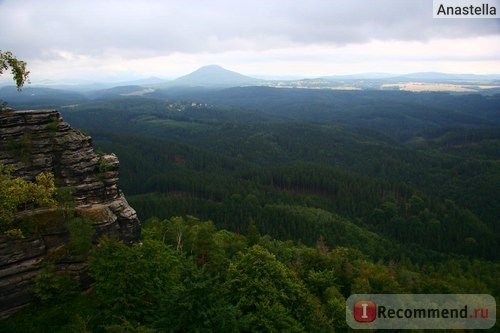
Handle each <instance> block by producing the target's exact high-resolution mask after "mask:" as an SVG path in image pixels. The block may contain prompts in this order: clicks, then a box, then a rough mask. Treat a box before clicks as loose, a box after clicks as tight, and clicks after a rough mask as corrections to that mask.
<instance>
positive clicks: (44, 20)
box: [0, 0, 500, 83]
mask: <svg viewBox="0 0 500 333" xmlns="http://www.w3.org/2000/svg"><path fill="white" fill-rule="evenodd" d="M495 1H497V0H490V1H487V2H490V3H491V2H492V3H494V2H495ZM479 2H480V3H482V2H485V1H479ZM497 10H500V8H499V9H497ZM0 49H1V50H3V51H6V50H10V51H12V52H13V53H14V54H15V55H16V56H18V57H19V58H21V59H23V60H26V61H27V62H28V66H29V69H30V70H31V73H32V74H31V78H32V81H33V83H36V82H39V81H41V80H44V79H52V80H61V79H71V80H72V79H74V80H77V79H85V78H87V79H89V80H94V81H95V80H100V79H116V80H121V79H125V78H141V77H148V76H158V77H161V78H172V77H177V76H180V75H183V74H187V73H189V72H191V71H193V70H195V69H197V68H198V67H200V66H203V65H208V64H219V65H221V66H223V67H225V68H227V69H230V70H234V71H237V72H240V73H243V74H246V75H294V76H308V77H315V76H324V75H336V74H355V73H364V72H389V73H410V72H421V71H440V72H449V73H476V74H499V73H500V19H433V18H432V0H366V1H362V0H312V1H311V0H307V1H305V0H251V1H242V0H220V1H217V0H216V1H214V0H211V1H206V0H199V1H194V0H192V1H190V0H179V1H170V0H162V1H160V0H150V1H148V0H130V1H127V0H116V1H114V0H73V1H72V0H0ZM2 78H3V79H5V75H3V77H2Z"/></svg>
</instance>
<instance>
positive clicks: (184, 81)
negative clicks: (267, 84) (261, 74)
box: [167, 65, 262, 88]
mask: <svg viewBox="0 0 500 333" xmlns="http://www.w3.org/2000/svg"><path fill="white" fill-rule="evenodd" d="M260 82H262V80H259V79H255V78H252V77H249V76H245V75H242V74H240V73H236V72H233V71H230V70H227V69H225V68H222V67H220V66H218V65H209V66H204V67H201V68H199V69H197V70H196V71H194V72H192V73H190V74H188V75H185V76H181V77H179V78H177V79H175V80H173V81H172V82H169V83H168V84H167V85H168V86H170V87H175V86H177V87H218V88H220V87H239V86H249V85H254V84H259V83H260Z"/></svg>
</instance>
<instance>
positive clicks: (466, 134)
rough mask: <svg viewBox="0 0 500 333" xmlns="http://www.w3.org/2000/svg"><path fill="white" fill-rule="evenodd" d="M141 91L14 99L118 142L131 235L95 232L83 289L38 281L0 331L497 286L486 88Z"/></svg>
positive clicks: (494, 106)
mask: <svg viewBox="0 0 500 333" xmlns="http://www.w3.org/2000/svg"><path fill="white" fill-rule="evenodd" d="M153 97H154V98H147V99H146V98H140V97H128V98H125V97H118V96H106V97H105V98H104V97H103V98H101V99H99V100H93V101H88V100H85V101H83V100H81V99H79V100H76V101H75V103H70V102H69V101H67V100H65V101H64V102H61V103H60V104H58V102H55V101H53V102H52V103H50V102H45V101H44V102H43V103H38V104H37V103H35V104H31V107H33V108H37V107H38V108H43V107H47V106H51V107H57V108H58V109H59V110H60V111H61V112H62V114H63V117H64V119H65V120H66V121H67V122H69V123H70V124H71V125H72V126H73V127H78V128H81V129H83V130H84V131H86V132H87V133H89V134H90V135H91V136H92V137H93V140H94V145H95V146H96V147H98V148H99V149H101V150H103V151H106V152H114V153H116V154H117V155H118V157H119V159H120V187H121V188H122V190H123V191H124V192H125V194H126V196H127V199H128V200H129V202H130V204H131V205H132V206H133V207H134V208H135V209H136V210H137V211H138V214H139V217H140V218H141V220H142V221H143V224H144V229H143V245H142V246H133V247H126V246H124V245H122V244H119V243H117V242H114V241H113V240H106V241H103V243H102V245H101V246H100V247H99V248H96V249H94V250H92V251H91V253H90V262H91V264H90V271H91V275H92V277H93V278H94V279H95V283H94V287H93V288H92V290H91V292H90V293H87V294H85V295H79V294H78V293H77V292H76V291H75V290H74V289H71V288H70V287H68V286H65V285H64V284H62V283H61V285H60V286H54V285H51V283H54V282H53V280H50V279H47V281H45V280H41V281H39V282H40V284H41V285H42V287H44V288H46V289H43V290H47V291H48V295H42V294H40V295H41V296H44V297H40V302H39V304H38V305H36V306H34V307H32V308H31V309H29V310H27V312H25V313H21V314H19V315H17V316H14V317H13V318H11V319H9V320H8V321H6V322H2V323H1V324H0V331H3V330H6V331H18V332H28V331H36V330H37V327H38V328H39V327H47V329H46V331H51V332H53V331H57V330H59V331H61V332H62V331H67V330H69V329H75V330H76V329H80V331H83V330H84V329H87V330H89V331H96V330H107V331H113V332H118V331H120V332H121V331H125V330H126V329H128V330H129V331H134V330H135V331H144V332H148V331H150V330H151V331H153V330H159V331H173V332H174V331H175V332H180V331H197V330H198V331H203V332H205V331H217V332H220V331H245V332H246V331H297V332H299V331H306V332H316V331H318V332H321V331H331V330H333V328H336V329H337V331H345V330H347V328H346V324H345V318H344V317H345V306H344V303H345V299H346V298H347V297H348V296H349V295H350V294H352V293H370V292H372V293H397V292H403V293H406V292H411V293H488V294H492V295H494V296H495V297H496V298H497V297H498V296H499V295H500V290H499V289H498V287H499V284H498V281H499V279H500V270H499V268H500V263H499V257H498V254H499V253H500V251H499V243H500V229H499V228H500V227H499V226H500V223H499V222H500V221H499V218H500V160H499V157H500V155H499V154H500V95H493V96H481V95H466V94H459V95H452V94H446V93H408V92H398V91H350V92H339V91H337V92H335V91H330V90H304V89H274V88H264V87H248V88H232V89H226V90H221V91H207V90H196V89H192V90H185V91H180V90H165V91H158V92H156V93H155V95H153ZM24 103H26V102H24ZM12 105H13V106H14V107H27V105H26V104H22V103H19V104H18V105H16V104H14V103H13V104H12ZM51 281H52V282H51ZM44 283H45V284H49V285H48V286H47V285H43V284H44ZM63 287H64V288H66V289H68V290H66V289H64V288H63ZM58 288H62V289H64V290H66V292H62V293H60V296H58V295H59V294H58V291H57V290H58ZM284 291H285V292H284ZM27 316H29V317H31V318H34V320H33V321H32V322H31V323H27V322H24V325H20V326H17V325H19V324H20V322H22V321H23V318H26V317H27ZM53 322H58V325H57V327H52V326H50V325H52V324H51V323H53ZM37 323H39V325H41V326H39V325H38V324H37ZM2 325H3V326H2ZM30 325H31V326H30ZM37 325H38V326H37ZM15 327H16V328H15ZM2 328H4V329H2Z"/></svg>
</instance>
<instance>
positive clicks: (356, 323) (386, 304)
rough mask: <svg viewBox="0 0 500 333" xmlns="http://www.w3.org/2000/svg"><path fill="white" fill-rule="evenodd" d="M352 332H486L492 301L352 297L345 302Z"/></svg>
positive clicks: (485, 298) (444, 297) (485, 297)
mask: <svg viewBox="0 0 500 333" xmlns="http://www.w3.org/2000/svg"><path fill="white" fill-rule="evenodd" d="M346 321H347V324H348V325H349V326H350V327H352V328H355V329H488V328H491V327H493V325H495V322H496V301H495V299H494V298H493V297H492V296H491V295H486V294H356V295H351V296H350V297H349V298H348V299H347V302H346Z"/></svg>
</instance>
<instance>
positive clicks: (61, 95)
mask: <svg viewBox="0 0 500 333" xmlns="http://www.w3.org/2000/svg"><path fill="white" fill-rule="evenodd" d="M0 100H4V101H7V102H8V103H9V104H15V105H16V107H17V108H22V107H23V106H24V105H30V106H31V107H33V106H35V105H38V106H46V107H49V106H53V107H55V106H59V105H63V104H66V103H79V102H82V101H87V100H88V98H87V97H86V96H85V95H83V94H81V93H79V92H75V91H69V90H63V89H52V88H45V87H24V88H23V90H21V91H18V90H17V89H16V87H14V86H7V87H3V88H0Z"/></svg>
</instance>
